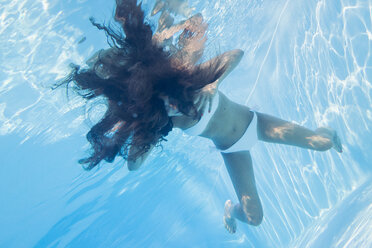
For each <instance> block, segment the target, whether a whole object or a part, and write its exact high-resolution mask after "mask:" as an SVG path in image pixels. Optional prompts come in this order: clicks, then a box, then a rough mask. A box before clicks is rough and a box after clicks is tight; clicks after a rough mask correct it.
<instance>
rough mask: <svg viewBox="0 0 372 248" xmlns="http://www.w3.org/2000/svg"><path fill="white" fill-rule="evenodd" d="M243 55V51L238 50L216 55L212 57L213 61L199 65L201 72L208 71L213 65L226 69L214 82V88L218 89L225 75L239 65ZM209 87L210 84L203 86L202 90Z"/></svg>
mask: <svg viewBox="0 0 372 248" xmlns="http://www.w3.org/2000/svg"><path fill="white" fill-rule="evenodd" d="M243 55H244V52H243V50H240V49H234V50H231V51H228V52H224V53H223V54H221V55H218V56H217V57H214V58H213V59H210V60H208V61H207V62H204V63H203V64H201V65H200V68H201V69H202V70H203V69H204V70H208V69H209V68H210V67H211V65H213V64H215V63H220V67H226V69H225V72H224V73H223V74H222V75H221V77H220V78H218V79H217V80H216V82H214V83H213V84H214V88H218V86H219V84H220V83H221V82H222V80H224V79H225V78H226V77H227V75H229V74H230V72H231V71H232V70H234V69H235V67H236V66H237V65H238V64H239V62H240V60H241V59H242V57H243ZM208 87H211V84H209V85H207V86H205V87H204V88H208Z"/></svg>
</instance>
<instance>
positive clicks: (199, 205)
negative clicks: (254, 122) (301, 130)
mask: <svg viewBox="0 0 372 248" xmlns="http://www.w3.org/2000/svg"><path fill="white" fill-rule="evenodd" d="M153 4H154V1H153V0H151V1H150V0H147V1H144V4H143V6H144V9H145V10H146V13H149V11H150V9H151V8H152V5H153ZM189 4H190V5H191V6H194V7H195V11H196V12H201V13H202V14H203V15H204V16H205V18H206V19H207V21H208V22H209V24H210V26H209V33H208V37H209V40H208V48H207V54H206V56H213V55H215V54H216V53H218V52H223V51H226V50H229V49H234V48H241V49H243V50H244V51H245V56H244V58H243V60H242V62H241V63H240V64H239V66H238V67H237V69H236V70H235V71H234V72H233V73H232V74H231V75H230V76H229V77H228V78H227V79H226V81H225V82H224V83H223V84H222V86H221V90H222V91H223V92H224V93H226V94H227V95H228V96H229V97H230V98H231V99H234V100H235V101H237V102H239V103H242V104H246V105H248V106H251V107H254V108H256V109H258V110H259V111H261V112H266V113H269V114H272V115H275V116H278V117H280V118H283V119H287V120H292V121H295V122H296V123H299V124H301V125H304V126H306V127H309V128H312V129H315V128H316V127H318V126H330V127H333V128H335V129H336V130H337V131H338V132H339V135H340V137H341V139H342V141H343V144H344V153H342V154H339V153H336V152H335V151H334V150H331V151H328V152H324V153H321V152H314V151H308V150H304V149H299V148H294V147H289V146H283V145H274V144H264V143H259V144H257V145H256V146H255V147H254V148H253V149H252V151H251V153H252V157H253V163H254V170H255V175H256V182H257V187H258V191H259V194H260V196H261V200H262V204H263V208H264V220H263V223H262V224H261V225H260V226H259V227H252V226H248V225H244V224H242V223H238V231H237V233H236V234H234V235H230V234H229V233H227V231H226V230H225V229H224V227H223V222H222V216H223V205H224V202H225V201H226V200H227V199H233V201H237V199H236V196H235V192H234V189H233V186H232V184H231V182H230V179H229V176H228V174H227V172H226V170H225V168H224V165H223V160H222V158H221V157H220V155H219V154H218V153H216V152H215V151H213V149H211V148H210V146H211V143H210V142H208V141H206V140H203V139H201V138H198V137H189V136H186V135H184V134H183V133H182V132H181V131H179V130H175V131H174V132H172V133H171V134H170V136H169V141H168V142H166V143H164V150H163V151H162V152H161V151H160V150H158V151H156V152H154V153H153V154H151V156H150V157H149V159H148V161H147V162H146V164H145V165H144V166H143V167H142V168H141V170H139V171H138V172H134V173H129V172H128V170H127V169H126V167H125V164H124V162H123V161H122V160H120V159H117V160H116V161H115V162H114V163H113V164H103V165H102V166H101V168H100V169H99V170H93V171H91V172H86V171H83V170H82V169H81V167H80V166H79V165H78V164H77V160H78V159H79V158H81V157H84V155H86V151H87V149H88V148H89V146H88V144H87V142H86V140H85V137H84V135H85V133H86V132H87V131H88V130H89V126H90V125H91V124H92V122H94V120H96V119H97V118H99V116H98V115H99V114H98V113H99V112H100V111H99V110H100V108H101V109H103V104H101V105H100V104H98V105H97V106H96V107H95V108H94V109H92V105H88V106H85V105H84V103H83V102H82V101H81V100H80V99H78V98H75V97H74V96H71V97H70V101H68V100H67V99H66V96H65V92H64V91H63V90H60V91H56V92H51V90H50V89H49V86H50V85H51V84H52V83H53V82H55V80H56V79H58V78H61V77H63V76H64V75H65V74H66V73H67V72H68V68H67V66H68V64H69V63H70V62H74V63H77V64H82V63H83V62H84V61H85V60H86V59H87V58H88V57H89V56H90V55H92V54H93V53H94V51H96V50H98V49H100V48H104V47H107V44H106V39H105V36H104V34H103V33H102V32H100V31H98V30H96V29H95V28H94V27H92V26H91V25H90V23H89V21H88V19H89V17H90V16H94V17H96V19H97V21H101V22H106V23H108V22H109V21H110V20H112V13H113V8H114V1H111V0H110V1H106V0H90V1H87V0H74V1H73V0H66V1H57V0H12V1H10V0H0V6H1V7H0V154H1V155H0V197H1V201H0V247H301V248H302V247H313V248H317V247H372V236H371V235H370V233H371V232H372V200H371V199H372V185H371V170H372V165H371V161H372V152H371V151H372V142H371V140H372V108H371V106H372V83H371V82H372V57H371V52H372V16H371V11H372V1H371V0H359V1H356V0H340V1H334V0H319V1H316V0H301V1H299V0H279V1H278V0H249V1H247V0H211V1H201V0H196V1H194V0H192V1H190V2H189ZM150 20H151V19H150ZM152 20H156V17H155V19H152ZM83 37H86V40H85V41H84V42H79V41H81V40H82V39H83ZM89 110H92V111H90V113H91V114H89V113H88V112H89ZM94 113H97V114H94Z"/></svg>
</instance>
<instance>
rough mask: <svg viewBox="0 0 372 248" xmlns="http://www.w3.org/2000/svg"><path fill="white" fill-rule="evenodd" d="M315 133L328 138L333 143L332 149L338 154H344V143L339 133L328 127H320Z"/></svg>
mask: <svg viewBox="0 0 372 248" xmlns="http://www.w3.org/2000/svg"><path fill="white" fill-rule="evenodd" d="M315 132H317V133H319V134H322V135H323V136H326V137H327V138H329V139H330V140H331V141H332V145H333V146H332V148H333V149H335V150H336V151H337V152H339V153H341V152H342V143H341V140H340V137H339V136H338V134H337V132H336V131H335V130H333V129H332V128H328V127H320V128H318V129H317V130H315Z"/></svg>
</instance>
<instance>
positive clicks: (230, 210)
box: [221, 151, 263, 233]
mask: <svg viewBox="0 0 372 248" xmlns="http://www.w3.org/2000/svg"><path fill="white" fill-rule="evenodd" d="M221 154H222V157H223V160H224V162H225V165H226V168H227V171H228V172H229V175H230V178H231V182H232V183H233V185H234V188H235V192H236V194H237V196H238V199H239V202H240V203H238V204H235V205H234V204H232V202H231V201H230V200H228V201H227V202H226V204H225V216H224V222H225V226H226V229H227V230H228V231H229V232H231V233H234V232H235V231H236V222H235V218H236V219H238V220H240V221H243V222H245V223H248V224H251V225H254V226H258V225H259V224H260V223H261V222H262V217H263V211H262V206H261V202H260V198H259V196H258V193H257V188H256V182H255V180H254V173H253V167H252V158H251V154H250V153H249V151H241V152H234V153H223V152H222V153H221Z"/></svg>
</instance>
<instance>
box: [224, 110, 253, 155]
mask: <svg viewBox="0 0 372 248" xmlns="http://www.w3.org/2000/svg"><path fill="white" fill-rule="evenodd" d="M257 141H258V137H257V113H256V112H253V119H252V121H251V123H250V124H249V126H248V128H247V129H246V130H245V133H244V134H243V136H242V137H240V139H239V140H238V141H237V142H235V143H234V144H233V145H232V146H230V147H229V148H227V149H226V150H220V149H218V150H219V151H220V152H222V153H232V152H239V151H248V150H250V149H251V148H252V147H253V146H254V145H255V144H256V143H257Z"/></svg>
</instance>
